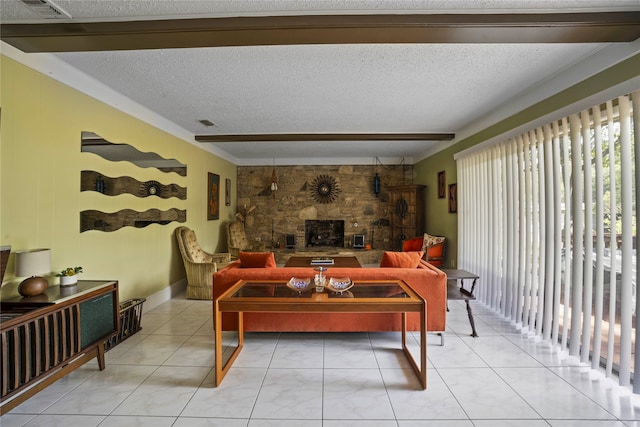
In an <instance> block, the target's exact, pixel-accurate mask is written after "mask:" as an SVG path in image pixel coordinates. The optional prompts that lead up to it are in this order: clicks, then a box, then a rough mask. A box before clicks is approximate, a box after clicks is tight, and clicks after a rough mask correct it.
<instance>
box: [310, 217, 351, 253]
mask: <svg viewBox="0 0 640 427" xmlns="http://www.w3.org/2000/svg"><path fill="white" fill-rule="evenodd" d="M304 245H305V247H307V248H314V247H332V248H335V247H339V248H341V247H343V246H344V220H332V219H327V220H310V219H308V220H305V221H304Z"/></svg>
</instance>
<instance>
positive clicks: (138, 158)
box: [80, 131, 187, 176]
mask: <svg viewBox="0 0 640 427" xmlns="http://www.w3.org/2000/svg"><path fill="white" fill-rule="evenodd" d="M80 151H82V152H83V153H84V152H88V153H94V154H97V155H98V156H100V157H102V158H104V159H107V160H110V161H112V162H120V161H127V162H131V163H133V164H134V165H136V166H138V167H141V168H156V169H158V170H159V171H162V172H167V173H169V172H175V173H177V174H178V175H180V176H187V165H185V164H182V163H180V162H179V161H177V160H176V159H165V158H164V157H161V156H160V155H158V154H156V153H145V152H142V151H140V150H138V149H137V148H135V147H132V146H131V145H128V144H114V143H113V142H110V141H107V140H106V139H104V138H102V137H101V136H100V135H97V134H95V133H93V132H86V131H83V132H82V136H81V150H80Z"/></svg>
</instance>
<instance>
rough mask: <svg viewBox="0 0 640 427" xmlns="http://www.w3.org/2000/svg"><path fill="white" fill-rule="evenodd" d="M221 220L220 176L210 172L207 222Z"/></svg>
mask: <svg viewBox="0 0 640 427" xmlns="http://www.w3.org/2000/svg"><path fill="white" fill-rule="evenodd" d="M219 218H220V175H216V174H215V173H211V172H209V177H208V180H207V220H212V219H219Z"/></svg>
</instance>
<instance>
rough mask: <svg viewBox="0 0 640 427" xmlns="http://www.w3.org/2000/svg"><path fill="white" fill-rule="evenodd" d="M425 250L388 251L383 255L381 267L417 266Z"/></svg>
mask: <svg viewBox="0 0 640 427" xmlns="http://www.w3.org/2000/svg"><path fill="white" fill-rule="evenodd" d="M423 256H424V252H415V251H414V252H388V251H386V252H385V253H384V254H383V255H382V261H380V267H392V268H417V267H418V264H420V260H421V259H422V257H423Z"/></svg>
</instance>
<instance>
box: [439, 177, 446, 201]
mask: <svg viewBox="0 0 640 427" xmlns="http://www.w3.org/2000/svg"><path fill="white" fill-rule="evenodd" d="M446 193H447V179H446V177H445V174H444V171H440V172H438V199H444V198H445V197H447V194H446Z"/></svg>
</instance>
